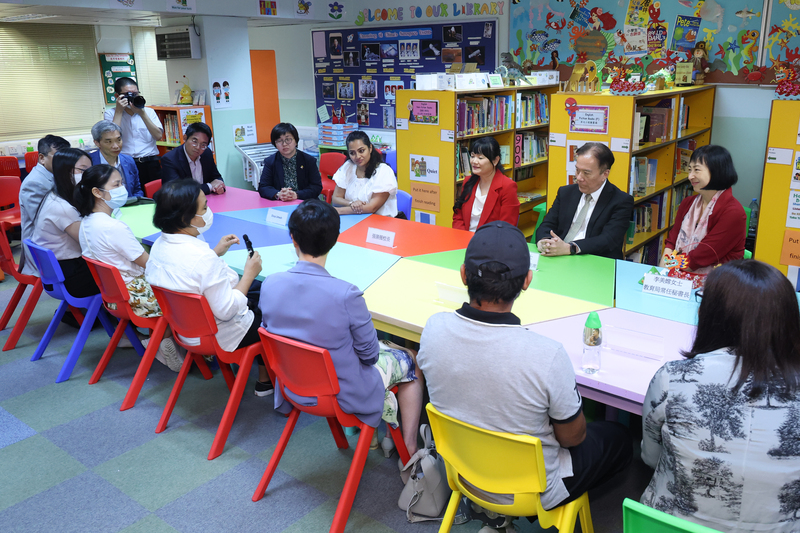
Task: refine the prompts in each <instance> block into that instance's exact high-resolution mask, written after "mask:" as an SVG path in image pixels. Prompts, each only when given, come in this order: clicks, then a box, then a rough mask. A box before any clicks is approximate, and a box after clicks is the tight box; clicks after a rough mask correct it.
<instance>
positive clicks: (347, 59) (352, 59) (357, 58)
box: [344, 50, 361, 67]
mask: <svg viewBox="0 0 800 533" xmlns="http://www.w3.org/2000/svg"><path fill="white" fill-rule="evenodd" d="M359 65H361V52H359V51H358V50H354V51H348V52H344V66H346V67H357V66H359Z"/></svg>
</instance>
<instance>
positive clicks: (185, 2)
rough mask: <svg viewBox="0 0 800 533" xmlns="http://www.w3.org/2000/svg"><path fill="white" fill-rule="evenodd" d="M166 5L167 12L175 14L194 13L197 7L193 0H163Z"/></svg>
mask: <svg viewBox="0 0 800 533" xmlns="http://www.w3.org/2000/svg"><path fill="white" fill-rule="evenodd" d="M164 1H165V2H166V4H167V11H173V12H177V13H196V12H197V6H196V5H195V0H164Z"/></svg>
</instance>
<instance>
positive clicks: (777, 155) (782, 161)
mask: <svg viewBox="0 0 800 533" xmlns="http://www.w3.org/2000/svg"><path fill="white" fill-rule="evenodd" d="M767 163H772V164H775V165H791V164H792V151H791V150H789V149H787V148H772V147H769V148H767Z"/></svg>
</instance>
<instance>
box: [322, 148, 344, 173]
mask: <svg viewBox="0 0 800 533" xmlns="http://www.w3.org/2000/svg"><path fill="white" fill-rule="evenodd" d="M345 161H347V156H346V155H344V154H343V153H341V152H325V153H324V154H322V155H320V156H319V173H320V174H321V175H322V177H324V178H328V179H331V178H332V177H333V175H334V174H336V171H337V170H339V167H341V166H342V165H344V162H345Z"/></svg>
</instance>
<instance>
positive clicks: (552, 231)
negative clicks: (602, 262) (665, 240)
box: [536, 142, 633, 259]
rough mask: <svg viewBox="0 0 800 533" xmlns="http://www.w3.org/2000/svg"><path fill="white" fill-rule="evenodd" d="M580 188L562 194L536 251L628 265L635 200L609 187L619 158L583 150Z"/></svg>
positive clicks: (595, 146) (602, 149)
mask: <svg viewBox="0 0 800 533" xmlns="http://www.w3.org/2000/svg"><path fill="white" fill-rule="evenodd" d="M576 155H577V159H576V162H575V176H576V177H575V183H574V184H572V185H565V186H564V187H561V188H559V189H558V194H557V195H556V199H555V201H554V202H553V206H552V207H551V208H550V210H549V211H548V212H547V214H546V215H545V217H544V220H543V221H542V224H541V225H540V226H539V229H538V230H536V246H537V248H538V249H539V251H540V252H541V253H542V254H544V255H548V256H556V255H576V254H592V255H600V256H603V257H610V258H611V259H622V258H623V256H622V243H623V241H624V239H625V233H626V232H627V231H628V223H629V222H630V220H631V215H632V214H633V197H632V196H631V195H630V194H627V193H625V192H623V191H621V190H620V189H618V188H617V187H616V186H615V185H614V184H613V183H610V182H609V181H608V174H609V172H610V171H611V166H612V165H613V164H614V154H612V153H611V150H609V149H608V147H607V146H606V145H604V144H600V143H594V142H592V143H586V144H584V145H583V146H581V147H580V148H578V150H577V152H576Z"/></svg>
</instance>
